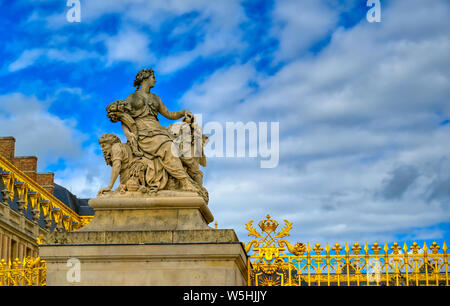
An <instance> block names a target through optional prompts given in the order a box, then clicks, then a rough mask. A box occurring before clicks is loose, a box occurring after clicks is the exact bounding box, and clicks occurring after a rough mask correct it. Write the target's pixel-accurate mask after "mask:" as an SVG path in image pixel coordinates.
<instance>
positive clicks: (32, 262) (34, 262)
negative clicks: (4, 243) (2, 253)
mask: <svg viewBox="0 0 450 306" xmlns="http://www.w3.org/2000/svg"><path fill="white" fill-rule="evenodd" d="M46 281H47V264H46V262H45V261H44V260H41V259H40V258H39V257H38V258H33V257H27V258H25V259H24V260H23V261H20V260H19V259H16V260H14V261H13V262H11V261H8V263H6V262H5V260H3V259H2V260H1V261H0V286H45V285H46Z"/></svg>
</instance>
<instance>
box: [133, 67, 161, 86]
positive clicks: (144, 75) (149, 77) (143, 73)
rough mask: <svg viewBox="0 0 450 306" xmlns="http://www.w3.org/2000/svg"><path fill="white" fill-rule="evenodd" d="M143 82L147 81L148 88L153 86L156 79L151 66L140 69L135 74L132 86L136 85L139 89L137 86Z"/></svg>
mask: <svg viewBox="0 0 450 306" xmlns="http://www.w3.org/2000/svg"><path fill="white" fill-rule="evenodd" d="M144 82H148V83H149V88H152V87H153V86H155V83H156V80H155V72H154V71H153V68H149V69H142V70H140V71H139V72H138V73H137V75H136V79H135V80H134V82H133V86H134V87H136V90H139V88H140V87H141V86H142V84H143V83H144Z"/></svg>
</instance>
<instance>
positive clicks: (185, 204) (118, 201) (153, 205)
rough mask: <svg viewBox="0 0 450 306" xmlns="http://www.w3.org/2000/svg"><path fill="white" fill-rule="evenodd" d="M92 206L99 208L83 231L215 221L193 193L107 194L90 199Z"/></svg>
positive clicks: (164, 227) (194, 226) (198, 225)
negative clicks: (152, 194)
mask: <svg viewBox="0 0 450 306" xmlns="http://www.w3.org/2000/svg"><path fill="white" fill-rule="evenodd" d="M138 195H140V194H138ZM89 206H91V207H92V208H93V209H94V210H95V217H94V219H93V220H92V221H91V222H90V223H89V224H88V225H87V226H85V227H83V228H81V229H80V230H79V231H83V232H88V231H89V232H91V231H155V230H156V231H158V230H196V229H210V227H209V226H208V224H209V223H211V222H212V221H213V220H214V217H213V215H212V214H211V211H210V210H209V208H208V206H207V205H206V203H205V202H204V201H203V199H202V198H201V197H199V196H198V195H197V194H195V193H191V192H162V191H161V192H158V195H157V196H147V197H142V196H141V197H138V196H136V197H133V196H132V194H131V195H130V193H127V194H126V195H123V196H120V195H115V196H114V197H108V196H103V197H100V198H96V199H91V200H89Z"/></svg>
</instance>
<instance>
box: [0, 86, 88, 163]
mask: <svg viewBox="0 0 450 306" xmlns="http://www.w3.org/2000/svg"><path fill="white" fill-rule="evenodd" d="M49 105H50V102H49V101H40V100H38V99H37V98H35V97H33V96H24V95H22V94H20V93H14V94H8V95H3V96H0V122H1V125H0V135H2V136H14V137H15V138H16V155H35V156H37V157H38V160H39V162H38V167H39V169H45V167H46V166H48V165H49V164H50V163H53V162H57V161H58V160H59V159H61V158H62V159H70V158H80V157H81V154H82V150H81V141H82V140H83V138H84V137H83V135H82V134H80V133H79V132H78V131H77V130H76V129H75V122H74V121H73V120H62V119H60V118H58V117H57V116H55V115H53V114H51V113H49V112H48V110H47V109H48V106H49Z"/></svg>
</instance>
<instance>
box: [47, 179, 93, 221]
mask: <svg viewBox="0 0 450 306" xmlns="http://www.w3.org/2000/svg"><path fill="white" fill-rule="evenodd" d="M53 195H54V196H55V197H56V198H57V199H58V200H60V201H61V202H63V203H64V204H66V205H67V206H68V207H69V208H70V209H72V210H73V211H75V212H76V213H77V214H78V215H80V216H93V215H94V210H93V209H92V208H91V207H90V206H89V204H88V201H89V199H79V198H77V196H75V195H74V194H72V193H71V192H70V191H69V190H67V189H66V188H64V187H63V186H61V185H58V184H55V190H54V191H53Z"/></svg>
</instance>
